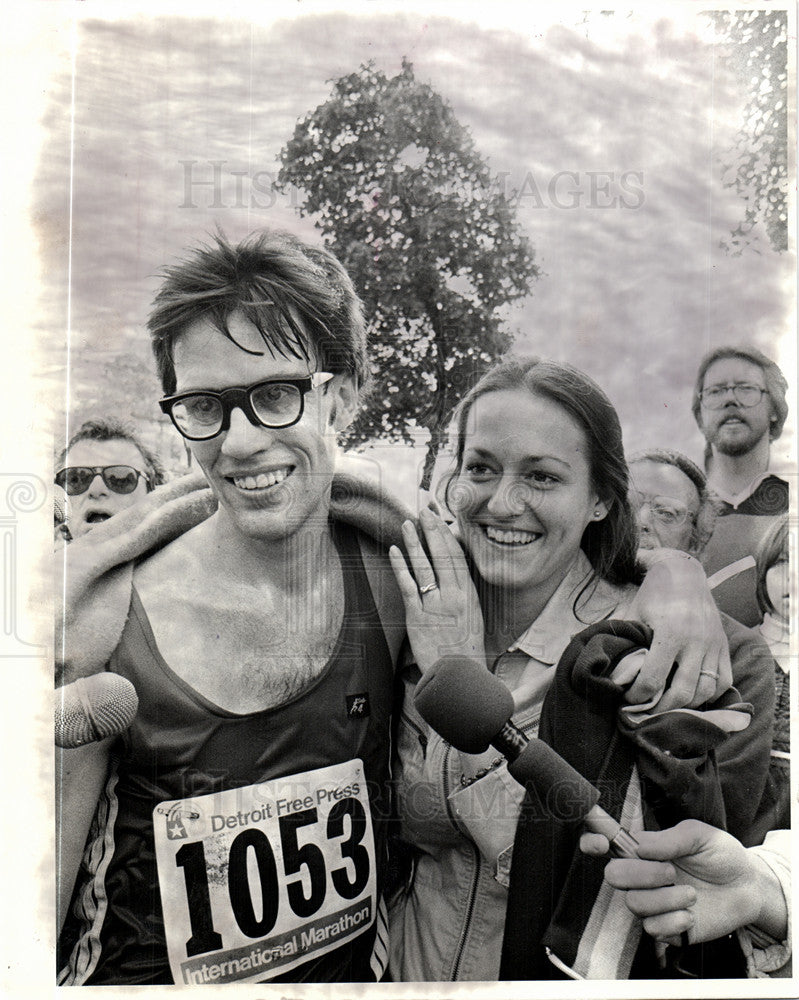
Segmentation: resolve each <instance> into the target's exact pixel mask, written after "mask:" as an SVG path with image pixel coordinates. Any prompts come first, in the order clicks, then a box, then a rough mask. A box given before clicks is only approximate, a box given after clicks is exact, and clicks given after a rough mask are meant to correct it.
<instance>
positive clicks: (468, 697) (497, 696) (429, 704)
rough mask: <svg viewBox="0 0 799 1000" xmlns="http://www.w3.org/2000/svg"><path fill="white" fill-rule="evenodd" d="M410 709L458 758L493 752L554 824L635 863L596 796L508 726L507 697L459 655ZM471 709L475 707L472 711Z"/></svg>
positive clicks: (543, 748) (443, 664) (420, 688)
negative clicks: (591, 836) (576, 828)
mask: <svg viewBox="0 0 799 1000" xmlns="http://www.w3.org/2000/svg"><path fill="white" fill-rule="evenodd" d="M414 704H415V705H416V709H417V711H418V712H419V714H420V715H421V716H422V718H423V719H424V720H425V722H427V724H428V725H429V726H431V727H432V728H433V729H435V731H436V732H437V733H439V734H440V735H441V736H443V738H444V739H445V740H446V741H447V742H448V743H451V744H452V746H454V747H455V748H456V749H457V750H461V751H462V752H463V753H483V751H485V750H487V749H488V747H489V746H493V747H495V748H496V749H497V750H499V752H500V753H501V754H502V756H503V757H505V759H506V760H507V761H508V772H509V773H510V774H511V776H512V777H513V778H515V779H516V781H518V782H519V784H521V785H525V786H527V787H532V788H533V789H534V790H535V792H536V793H537V795H538V797H539V799H540V800H541V801H542V802H546V804H547V808H548V809H549V811H550V813H551V814H552V816H554V818H555V819H559V820H563V821H567V822H577V821H580V822H582V823H584V824H585V826H586V827H588V829H589V830H591V831H592V832H593V833H601V834H604V836H605V837H607V839H608V841H609V843H610V851H611V853H612V854H614V855H615V856H616V857H620V858H637V857H638V853H637V850H636V849H637V847H638V844H637V841H636V840H635V838H634V837H633V836H632V834H630V833H629V832H628V831H627V830H625V829H624V827H623V826H622V825H621V824H620V823H619V822H618V821H617V820H615V819H614V818H613V817H612V816H611V815H610V814H609V813H607V812H606V811H605V810H604V809H603V808H602V806H600V805H599V791H598V789H596V788H594V786H593V785H592V784H591V783H590V782H589V781H587V780H586V779H585V778H584V777H583V776H582V775H581V774H580V772H579V771H576V770H575V769H574V768H573V767H572V766H571V764H569V763H568V762H567V761H565V760H564V759H563V758H562V757H561V756H560V754H558V753H556V751H555V750H553V749H552V747H551V746H549V744H547V743H544V742H543V741H542V740H538V739H534V740H529V739H528V738H527V737H526V736H525V735H524V733H523V732H522V731H521V730H520V729H517V727H516V726H514V725H513V723H512V722H511V721H510V718H511V716H512V715H513V711H514V704H513V696H512V695H511V693H510V691H509V690H508V689H507V688H506V687H505V685H504V684H503V683H502V681H501V680H499V678H497V677H495V676H494V675H493V674H490V673H489V672H488V671H487V670H486V669H485V668H484V667H482V666H480V664H478V663H476V662H475V661H474V660H470V659H469V658H468V657H465V656H444V657H442V658H441V659H440V660H438V661H437V662H436V663H435V664H434V665H433V667H432V668H431V669H430V670H429V671H428V673H427V674H425V676H424V677H423V678H422V679H421V681H419V683H418V684H417V686H416V694H415V696H414ZM475 705H479V706H481V707H480V709H479V711H475Z"/></svg>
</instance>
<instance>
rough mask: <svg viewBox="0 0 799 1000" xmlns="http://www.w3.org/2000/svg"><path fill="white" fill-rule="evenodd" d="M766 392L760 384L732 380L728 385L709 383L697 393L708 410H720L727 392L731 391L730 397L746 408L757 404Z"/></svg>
mask: <svg viewBox="0 0 799 1000" xmlns="http://www.w3.org/2000/svg"><path fill="white" fill-rule="evenodd" d="M765 392H768V389H764V388H763V386H760V385H752V383H751V382H732V383H730V384H729V385H709V386H708V387H707V389H703V390H702V391H701V392H700V393H699V398H700V399H701V400H702V405H703V406H706V407H707V408H708V410H720V409H721V408H722V406H724V402H725V400H726V399H727V395H728V393H732V398H733V399H734V400H735V402H736V403H737V404H738V405H739V406H743V407H744V409H748V408H749V407H752V406H757V404H758V403H759V402H760V400H761V399H762V398H763V394H764V393H765Z"/></svg>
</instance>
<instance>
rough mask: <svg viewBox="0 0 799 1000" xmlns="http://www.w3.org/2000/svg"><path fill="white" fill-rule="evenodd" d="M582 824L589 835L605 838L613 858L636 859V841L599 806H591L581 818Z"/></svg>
mask: <svg viewBox="0 0 799 1000" xmlns="http://www.w3.org/2000/svg"><path fill="white" fill-rule="evenodd" d="M583 824H584V825H585V826H586V827H587V829H589V830H590V831H591V833H601V834H602V835H603V836H605V837H607V840H608V844H609V845H610V848H609V849H610V853H611V854H612V855H613V857H614V858H637V857H638V856H639V855H638V841H637V840H636V839H635V837H634V836H633V835H632V834H631V833H630V832H629V830H625V829H624V827H623V826H622V825H621V823H619V821H618V820H615V819H614V818H613V817H612V816H611V815H610V813H607V812H605V810H604V809H603V808H602V806H600V805H595V806H592V807H591V809H590V810H589V811H588V812H587V813H586V815H585V817H584V818H583Z"/></svg>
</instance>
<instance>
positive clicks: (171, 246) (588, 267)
mask: <svg viewBox="0 0 799 1000" xmlns="http://www.w3.org/2000/svg"><path fill="white" fill-rule="evenodd" d="M328 6H329V5H328ZM521 8H522V5H513V8H507V7H505V6H504V5H502V4H498V5H497V7H496V16H495V17H494V18H493V25H494V26H492V27H486V26H485V24H482V25H481V24H479V23H477V22H476V21H475V20H474V19H473V17H472V10H473V8H467V7H465V6H464V7H463V11H464V13H463V16H462V17H460V18H455V17H451V16H450V17H444V16H426V15H423V14H419V13H413V12H410V11H407V12H401V13H391V12H387V13H381V11H383V10H386V9H387V8H386V7H384V6H383V5H380V4H371V5H367V6H364V5H361V6H359V7H358V8H357V10H358V11H360V12H361V13H357V12H356V13H354V14H353V13H350V14H345V13H342V12H340V11H339V12H334V11H330V10H327V11H326V12H322V13H314V8H313V5H304V6H297V5H293V6H292V7H287V8H285V9H286V10H290V11H291V15H292V16H290V17H287V18H277V19H273V20H269V18H268V17H267V18H266V19H265V20H263V21H262V22H261V23H255V22H254V21H252V20H243V19H239V20H234V19H231V18H228V19H210V18H208V19H205V18H200V17H191V18H190V17H174V16H168V15H164V16H154V15H152V14H147V15H142V16H136V17H130V16H128V17H125V16H114V17H113V18H112V17H106V18H104V19H102V20H100V19H96V18H92V17H88V16H86V17H83V18H82V19H81V21H80V23H79V25H78V28H77V33H76V47H75V52H76V55H75V73H74V76H73V75H72V73H71V68H70V67H69V66H68V65H65V66H63V68H62V69H61V70H60V71H59V72H57V73H55V74H54V75H53V76H52V79H51V83H50V89H49V94H48V97H47V103H46V108H45V114H44V118H43V124H44V128H45V135H46V136H47V141H46V142H45V143H44V144H43V146H42V153H41V158H40V161H39V165H38V168H37V175H36V198H37V208H38V215H37V225H38V235H39V239H40V241H41V247H42V253H43V259H44V260H45V262H46V267H45V273H46V292H47V294H46V297H45V298H44V300H43V310H42V313H41V316H42V322H41V332H42V334H43V335H44V336H46V337H47V338H48V340H50V339H51V338H52V340H51V342H52V343H53V345H54V346H55V348H56V350H55V351H54V352H53V353H52V354H51V360H52V367H51V369H50V374H51V375H52V376H53V377H54V379H55V380H56V381H55V382H54V387H55V386H57V384H58V380H60V379H63V376H64V373H65V366H66V363H67V356H66V352H65V345H66V336H65V334H66V330H65V324H64V310H63V305H64V302H65V301H66V293H67V272H66V257H65V252H64V251H65V247H66V246H67V245H69V237H70V228H69V215H68V213H67V211H66V208H67V206H68V199H69V177H70V146H69V141H68V140H69V125H70V121H71V118H70V114H69V110H70V102H71V99H72V90H71V88H72V86H73V83H74V143H75V144H74V170H73V172H72V179H73V183H72V199H73V200H72V207H73V214H72V227H71V251H72V281H71V286H70V291H71V337H70V355H69V364H70V370H71V376H72V378H71V384H70V405H71V418H72V419H73V420H75V419H82V418H83V417H85V416H87V415H89V414H90V413H92V412H97V410H98V407H100V403H99V400H100V399H102V400H103V404H102V408H104V409H109V408H115V409H116V411H117V412H125V411H126V410H127V409H130V410H131V411H132V412H133V413H134V414H135V415H136V416H137V417H138V418H140V419H141V418H143V417H144V415H145V414H146V416H147V417H155V416H156V414H157V410H156V408H155V404H154V400H155V399H156V398H157V396H158V394H159V390H158V386H157V385H156V383H155V380H154V379H153V381H152V399H153V402H152V403H150V402H149V401H147V404H146V406H147V407H149V408H148V409H144V408H145V401H144V400H141V399H136V400H130V399H126V398H124V397H125V394H124V391H123V392H121V393H120V394H118V395H119V398H117V399H114V400H113V403H111V402H109V401H108V400H109V396H108V393H107V386H109V385H111V386H113V384H114V379H115V378H116V379H117V380H118V381H119V384H120V385H124V384H125V383H124V378H125V372H126V370H127V371H129V372H132V373H133V374H134V375H137V376H138V375H139V374H140V373H143V372H149V370H150V369H151V362H150V355H149V347H148V343H147V337H146V333H145V331H144V323H145V321H146V316H147V310H148V306H149V303H150V301H151V299H152V295H153V292H154V289H155V288H156V286H157V279H156V277H155V274H156V272H157V271H158V269H159V268H160V267H161V265H162V264H163V263H165V262H166V261H168V260H170V259H171V258H173V257H174V256H175V255H176V254H179V252H180V251H181V249H182V248H183V247H184V246H186V245H187V244H189V243H191V242H192V241H193V240H195V239H196V238H198V237H201V236H202V235H203V234H204V233H207V232H209V231H211V230H213V229H214V227H215V226H216V225H217V224H219V225H221V226H222V227H223V228H224V229H225V231H226V232H227V233H228V235H230V236H232V237H239V236H243V235H244V234H245V233H246V232H248V231H249V230H251V229H252V228H256V227H259V226H262V225H276V226H283V227H290V228H293V229H295V230H299V231H300V232H302V233H304V234H305V235H307V236H308V237H309V238H311V239H314V238H315V233H314V229H313V226H312V223H311V222H310V221H309V220H307V219H306V220H300V219H299V216H298V215H297V213H296V211H295V209H294V207H293V205H292V201H293V200H294V201H296V199H293V198H292V197H291V196H286V195H278V196H276V195H274V194H272V195H270V194H268V193H267V189H268V184H269V179H270V178H271V177H272V176H274V174H275V173H276V171H277V156H278V154H279V151H280V149H281V147H282V146H283V145H284V144H285V143H286V141H287V140H288V138H289V137H290V136H291V134H292V131H293V129H294V126H295V123H296V121H297V119H298V118H299V117H300V116H302V115H304V114H306V113H307V112H308V111H310V110H312V109H313V108H315V107H316V106H317V105H318V104H320V103H321V102H323V101H324V100H325V98H326V97H327V95H328V94H329V92H330V82H329V81H331V80H332V79H334V78H336V77H338V76H340V75H342V74H344V73H348V72H351V71H353V70H354V69H356V68H357V67H358V66H359V65H360V64H362V63H363V62H365V61H367V60H373V61H374V63H375V65H376V66H377V67H378V68H379V69H381V70H383V71H384V72H386V73H387V74H389V75H394V74H395V73H396V72H398V71H399V69H400V64H401V60H402V57H403V56H406V57H408V58H409V59H410V60H411V62H412V63H413V66H414V70H415V74H416V77H417V79H418V80H421V81H424V82H428V83H430V84H431V85H432V86H433V87H434V88H435V89H436V90H437V91H438V92H439V93H440V94H442V95H443V97H444V98H446V99H447V100H448V101H449V102H450V104H451V105H452V107H453V108H454V110H455V113H456V115H457V117H458V118H459V120H460V121H461V122H462V123H463V124H464V125H467V126H468V127H469V129H470V130H471V132H472V135H473V137H474V140H475V144H476V146H477V149H478V150H479V152H480V153H481V154H482V155H483V156H485V157H486V158H488V160H489V163H490V166H491V168H492V170H493V171H494V172H495V173H496V174H497V175H498V176H499V177H500V178H502V182H503V183H506V184H507V186H508V189H509V190H510V189H511V188H515V189H518V191H519V212H518V220H519V222H520V224H521V225H522V226H523V227H524V229H525V231H526V233H527V235H528V236H529V238H530V239H531V241H532V243H533V245H534V246H535V250H536V260H537V263H538V265H539V266H540V267H541V269H542V276H541V277H540V279H539V280H538V281H536V282H535V283H534V286H533V294H532V296H531V297H530V298H529V299H527V300H525V301H524V302H523V303H522V304H521V305H520V306H519V307H518V308H515V309H514V311H513V312H512V313H511V314H509V317H508V319H509V322H510V324H511V326H512V328H513V329H515V330H516V331H517V339H516V347H517V350H520V351H524V352H528V353H541V354H544V355H547V356H551V357H555V358H557V359H561V360H569V361H571V362H572V363H574V364H576V365H578V366H579V367H582V368H584V369H586V370H588V371H589V372H590V373H591V374H593V375H594V376H595V377H596V378H597V379H598V381H599V382H600V383H601V384H602V385H603V386H604V387H605V388H606V389H607V391H608V392H609V394H610V395H611V398H612V399H613V401H614V402H615V403H616V405H617V407H618V409H619V412H620V414H621V417H622V423H623V425H624V427H625V437H626V441H627V447H628V449H629V450H634V449H637V448H640V447H643V446H647V445H664V444H666V443H668V444H671V445H673V446H677V447H680V448H682V449H683V450H684V451H686V452H687V453H689V454H690V455H692V456H693V457H695V458H696V457H699V455H700V454H701V446H702V441H701V438H700V436H699V434H698V431H697V430H696V428H695V426H694V424H693V420H692V418H691V416H690V412H689V405H690V391H691V383H692V380H693V375H694V372H695V368H696V364H697V361H698V359H699V357H700V356H701V355H702V353H703V352H704V351H705V350H707V349H708V348H709V347H712V346H715V345H717V344H720V343H725V342H742V341H748V342H752V343H754V344H756V345H758V346H760V347H761V348H762V349H764V350H765V351H766V352H767V353H770V354H772V355H774V356H775V357H779V358H780V360H782V361H783V363H785V364H786V367H788V368H790V370H791V373H792V372H793V370H794V367H795V363H794V361H793V360H792V353H791V352H792V350H793V337H792V336H790V330H791V326H790V323H791V317H792V308H793V301H792V288H793V282H792V273H793V269H794V261H793V259H792V258H791V257H789V255H788V254H783V255H778V254H776V253H774V252H772V251H771V250H770V248H769V246H768V243H767V242H766V241H765V240H763V241H761V242H760V243H759V245H758V248H757V249H758V252H747V253H745V254H743V255H742V256H740V257H732V256H730V255H728V254H727V253H726V252H725V251H724V250H722V249H721V248H720V245H719V244H720V242H721V241H722V240H724V239H725V238H726V237H728V235H729V232H730V230H731V229H732V228H734V226H735V225H736V224H737V222H738V221H739V219H740V218H741V217H742V214H743V205H742V202H741V201H740V200H739V198H738V197H737V195H736V194H735V192H734V191H733V190H731V189H729V188H725V187H724V186H723V184H722V167H721V162H722V160H723V156H724V153H725V152H726V150H727V149H728V148H729V147H730V145H731V143H732V141H733V138H734V134H735V131H736V129H737V128H738V127H739V126H740V122H741V114H742V109H743V100H744V97H745V95H744V94H742V93H741V92H740V90H738V89H737V87H736V85H735V81H734V80H733V79H732V78H731V77H730V75H729V74H728V72H727V70H726V69H725V65H724V64H723V61H722V59H721V57H720V54H719V53H718V52H717V50H716V49H715V48H714V46H713V45H712V43H711V36H710V34H709V31H708V26H707V24H706V21H705V19H704V18H702V17H700V16H698V15H697V16H694V14H693V13H690V14H687V13H686V12H685V8H684V7H677V6H673V7H670V6H669V5H668V4H667V5H660V10H661V13H660V14H658V16H656V17H653V16H650V15H645V14H639V15H632V14H624V13H619V14H614V15H601V14H598V13H597V14H593V15H584V14H575V15H574V16H572V15H567V16H565V17H563V18H562V19H561V20H556V19H554V18H551V17H550V19H549V20H540V19H539V20H538V21H535V22H534V21H530V22H524V20H523V19H522V21H521V22H520V20H519V17H518V16H517V17H516V18H515V20H512V19H511V16H510V14H511V11H512V9H515V10H516V12H517V13H518V11H519V10H520V9H521ZM98 9H99V8H97V7H95V8H93V10H94V12H95V13H96V12H97V11H98ZM106 9H107V8H106ZM270 9H272V10H274V9H275V8H270ZM349 9H350V10H352V9H354V8H353V7H351V8H349ZM448 9H450V10H455V9H457V5H451V6H450V8H448ZM664 10H665V11H666V13H665V15H664V14H663V13H662V11H664ZM503 22H507V24H511V23H512V24H513V27H512V28H511V27H507V26H505V27H503ZM214 164H216V166H214ZM54 391H55V392H56V393H57V392H58V389H57V388H54ZM174 441H175V437H174V434H173V432H172V430H171V428H169V427H168V426H166V425H165V426H164V429H163V432H162V433H159V436H158V438H157V440H156V443H158V444H159V445H160V446H161V447H162V448H164V449H167V450H169V448H170V447H171V448H177V446H176V445H175V444H174ZM173 454H179V450H178V451H175V452H174V453H173ZM414 461H415V460H414Z"/></svg>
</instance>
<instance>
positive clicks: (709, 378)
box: [692, 346, 788, 627]
mask: <svg viewBox="0 0 799 1000" xmlns="http://www.w3.org/2000/svg"><path fill="white" fill-rule="evenodd" d="M787 388H788V384H787V382H786V380H785V376H784V375H783V374H782V372H781V371H780V369H779V368H778V367H777V365H776V364H775V363H774V362H773V361H772V360H771V359H770V358H767V357H766V355H765V354H763V353H762V352H761V351H758V350H757V349H756V348H754V347H747V346H744V347H720V348H717V349H716V350H713V351H711V352H709V353H708V354H706V355H705V357H704V358H703V359H702V361H701V363H700V365H699V371H698V373H697V377H696V383H695V385H694V395H693V403H692V410H693V414H694V418H695V420H696V422H697V424H698V426H699V429H700V430H701V431H702V433H703V434H704V436H705V440H706V442H707V444H706V447H705V470H706V472H707V482H708V487H709V489H710V490H711V491H712V492H713V494H714V495H715V497H716V499H717V500H718V515H719V516H718V520H717V522H716V527H715V530H714V533H713V537H712V538H711V540H710V542H709V543H708V545H707V548H706V549H705V554H704V558H703V563H704V566H705V570H706V572H707V574H708V579H709V582H710V586H711V587H712V588H713V596H714V597H715V598H716V602H717V603H718V605H719V607H720V608H721V609H722V611H725V612H726V613H727V614H729V615H731V616H732V617H733V618H736V619H737V620H738V621H740V622H742V623H743V624H744V625H748V626H750V627H751V626H755V625H758V624H759V623H760V621H761V618H762V616H761V613H760V609H759V607H758V604H757V600H756V597H755V570H754V565H755V561H754V553H755V551H756V549H757V546H758V542H759V541H760V539H761V538H762V537H763V535H764V534H765V533H766V531H768V529H769V527H770V526H771V524H772V523H773V521H774V520H775V518H777V517H779V516H780V515H782V514H787V513H788V483H787V482H786V481H785V480H784V479H782V478H780V477H779V476H778V475H776V473H775V472H774V471H772V470H771V468H770V464H771V463H770V457H771V455H770V453H771V445H772V443H773V442H774V441H776V440H777V439H778V438H779V436H780V434H781V433H782V428H783V426H784V424H785V420H786V417H787V416H788V404H787V402H786V399H785V395H786V391H787Z"/></svg>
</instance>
